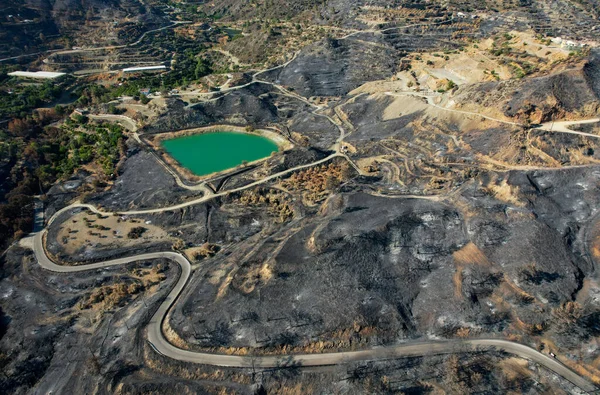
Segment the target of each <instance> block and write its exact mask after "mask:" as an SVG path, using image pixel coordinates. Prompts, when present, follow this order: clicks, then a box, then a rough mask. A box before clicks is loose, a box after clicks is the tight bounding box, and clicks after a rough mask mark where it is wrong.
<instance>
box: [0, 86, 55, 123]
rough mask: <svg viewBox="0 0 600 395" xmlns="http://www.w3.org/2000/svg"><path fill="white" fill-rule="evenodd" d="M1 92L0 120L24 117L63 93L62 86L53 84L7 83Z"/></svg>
mask: <svg viewBox="0 0 600 395" xmlns="http://www.w3.org/2000/svg"><path fill="white" fill-rule="evenodd" d="M2 88H3V89H2V90H0V118H2V119H3V118H12V117H24V116H26V115H27V114H29V113H30V112H31V110H32V109H34V108H37V107H42V106H44V105H48V104H50V103H52V102H53V101H54V100H56V99H57V98H58V97H60V96H61V95H62V93H63V88H62V85H59V84H55V83H53V82H50V81H48V82H45V83H43V84H35V85H22V84H18V83H17V82H16V81H11V80H8V81H5V83H4V84H3V85H2Z"/></svg>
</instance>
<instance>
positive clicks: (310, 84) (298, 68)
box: [261, 39, 396, 97]
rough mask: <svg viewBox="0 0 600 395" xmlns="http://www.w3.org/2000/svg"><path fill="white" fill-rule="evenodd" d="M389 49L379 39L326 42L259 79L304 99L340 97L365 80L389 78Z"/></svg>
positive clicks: (391, 61)
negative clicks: (281, 87)
mask: <svg viewBox="0 0 600 395" xmlns="http://www.w3.org/2000/svg"><path fill="white" fill-rule="evenodd" d="M392 54H393V49H392V48H390V47H388V46H387V45H385V43H383V42H382V41H381V40H373V42H368V43H365V42H360V41H355V40H353V39H347V40H337V39H326V40H324V41H322V42H318V43H315V44H313V45H310V46H308V47H306V48H304V49H303V50H302V51H301V52H300V54H299V55H298V56H297V57H296V59H294V60H293V61H292V62H291V63H290V64H289V65H288V66H287V67H285V68H282V69H277V70H273V71H270V72H268V73H264V74H262V75H261V78H265V79H267V80H269V81H271V82H275V83H277V84H280V85H283V86H285V87H289V88H291V89H293V91H294V92H296V93H298V94H300V95H302V96H305V97H310V96H342V95H345V94H347V93H348V92H350V91H351V90H353V89H354V88H356V87H358V86H359V85H362V84H364V83H365V82H367V81H373V80H380V79H385V78H387V77H390V76H391V75H393V73H394V70H395V67H396V60H395V59H394V57H393V56H392Z"/></svg>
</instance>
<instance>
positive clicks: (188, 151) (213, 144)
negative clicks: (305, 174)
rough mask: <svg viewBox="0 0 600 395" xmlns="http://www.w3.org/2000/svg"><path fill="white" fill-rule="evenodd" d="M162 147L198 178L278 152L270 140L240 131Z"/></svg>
mask: <svg viewBox="0 0 600 395" xmlns="http://www.w3.org/2000/svg"><path fill="white" fill-rule="evenodd" d="M162 145H163V147H164V149H165V150H166V151H167V152H168V153H169V155H171V156H172V157H173V158H174V159H175V160H176V161H177V162H179V164H181V166H183V167H185V168H187V169H188V170H190V171H191V172H192V173H194V174H196V175H198V176H204V175H207V174H211V173H216V172H218V171H222V170H227V169H231V168H233V167H236V166H238V165H240V164H242V162H244V161H246V162H252V161H255V160H258V159H262V158H266V157H268V156H269V155H271V153H272V152H277V151H278V146H277V144H275V143H274V142H273V141H272V140H270V139H268V138H266V137H262V136H258V135H254V134H247V133H236V132H211V133H202V134H195V135H192V136H185V137H177V138H174V139H171V140H165V141H163V142H162Z"/></svg>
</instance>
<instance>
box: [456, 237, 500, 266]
mask: <svg viewBox="0 0 600 395" xmlns="http://www.w3.org/2000/svg"><path fill="white" fill-rule="evenodd" d="M452 257H453V258H454V262H455V263H456V264H457V265H481V266H491V265H492V263H491V262H490V261H489V260H488V258H487V257H486V256H485V254H484V253H483V251H481V250H480V249H479V247H477V246H476V245H475V244H474V243H473V242H469V243H468V244H467V245H465V246H464V247H463V248H461V249H460V250H458V251H455V252H454V253H453V254H452Z"/></svg>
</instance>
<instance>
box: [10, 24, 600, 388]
mask: <svg viewBox="0 0 600 395" xmlns="http://www.w3.org/2000/svg"><path fill="white" fill-rule="evenodd" d="M443 23H446V22H443ZM169 27H171V26H169ZM165 28H168V27H165ZM162 29H164V28H161V29H157V30H162ZM391 29H396V28H390V29H389V30H391ZM147 33H150V32H147ZM147 33H145V34H147ZM358 33H361V32H356V33H352V34H350V35H348V36H346V37H344V38H348V37H351V36H353V35H355V34H358ZM145 34H144V35H143V36H142V37H140V39H139V40H138V42H139V41H141V40H142V39H143V37H144V36H145ZM128 45H134V43H132V44H128ZM294 59H295V56H294V57H293V58H292V59H291V60H289V61H288V62H286V63H284V64H283V65H280V66H276V67H274V68H271V69H268V70H273V69H277V68H280V67H285V66H286V65H287V64H289V63H290V62H292V61H293V60H294ZM0 61H1V60H0ZM268 70H264V71H259V72H257V73H255V74H254V75H253V81H252V82H250V83H249V84H245V85H242V86H238V87H232V88H228V90H234V89H240V88H241V87H243V86H248V85H250V84H252V83H266V84H270V85H273V86H275V87H276V88H278V89H279V90H280V91H281V92H282V93H283V94H284V95H287V96H291V97H294V98H296V99H299V100H301V101H303V102H305V103H306V104H308V105H310V106H312V107H313V108H315V111H314V113H315V115H320V116H324V117H326V118H328V119H329V120H330V122H332V123H333V124H335V125H336V126H338V128H339V130H340V138H339V139H338V141H337V143H336V145H335V146H336V152H335V153H334V154H332V155H330V156H328V157H326V158H323V159H321V160H319V161H316V162H313V163H309V164H306V165H301V166H296V167H293V168H291V169H288V170H285V171H282V172H280V173H276V174H273V175H271V176H269V177H266V178H263V179H261V180H258V181H255V182H253V183H250V184H248V185H245V186H242V187H239V188H235V189H232V190H228V191H224V192H220V193H212V194H209V195H206V196H203V197H201V198H199V199H196V200H192V201H188V202H184V203H181V204H177V205H173V206H170V207H163V208H156V209H148V210H133V211H123V212H120V213H119V214H128V215H136V214H150V213H158V212H165V211H172V210H177V209H181V208H185V207H188V206H192V205H196V204H200V203H204V202H206V201H208V200H210V199H213V198H216V197H219V196H224V195H226V194H229V193H233V192H238V191H241V190H245V189H248V188H252V187H254V186H257V185H260V184H263V183H265V182H268V181H270V180H273V179H275V178H278V177H281V176H284V175H286V174H288V173H291V172H294V171H297V170H300V169H303V168H308V167H312V166H315V165H318V164H321V163H324V162H327V161H329V160H331V159H333V158H335V157H344V158H346V159H347V160H349V158H348V157H347V156H346V155H344V154H342V153H340V152H339V146H340V145H341V142H342V141H343V139H344V136H345V130H344V129H343V127H342V126H341V125H339V124H337V123H336V122H334V120H333V119H332V118H331V117H329V116H327V115H324V114H316V112H317V111H318V110H320V109H321V108H320V107H319V106H317V105H315V104H313V103H310V102H309V101H308V100H306V99H305V98H303V97H300V96H298V95H296V94H293V93H291V92H289V91H288V90H286V89H285V88H283V87H281V86H279V85H276V84H273V83H270V82H265V81H259V80H257V79H256V77H257V76H258V75H259V74H261V73H264V72H265V71H268ZM211 94H212V92H211ZM388 94H390V95H394V94H391V93H389V92H388ZM427 101H428V103H429V104H431V105H433V106H436V107H439V108H441V109H443V110H447V111H452V112H458V113H464V114H467V115H476V116H480V117H481V116H483V115H480V114H476V113H468V112H464V111H459V110H451V109H447V108H444V107H440V106H438V105H436V104H435V103H433V99H432V98H429V97H427ZM483 117H485V118H489V117H486V116H483ZM113 119H116V118H113ZM490 119H493V118H490ZM121 120H124V119H121ZM493 120H495V121H500V122H504V123H509V124H513V125H518V124H516V123H513V122H508V121H502V120H498V119H493ZM124 121H125V120H124ZM580 122H581V123H584V122H583V121H580ZM587 122H592V120H589V121H587ZM587 122H586V123H587ZM574 123H577V122H568V123H567V124H574ZM555 125H556V123H555ZM136 127H137V126H136V125H134V128H136ZM554 131H558V130H554ZM570 132H574V131H569V133H570ZM574 133H576V134H581V133H579V132H574ZM594 137H598V136H594ZM138 139H139V136H138ZM350 163H351V164H352V165H354V163H352V161H350ZM354 166H355V165H354ZM355 168H356V166H355ZM357 169H358V168H357ZM359 171H360V170H359ZM172 174H173V173H172ZM177 178H178V177H176V179H177ZM398 197H400V196H398ZM403 198H413V197H411V196H403ZM414 198H417V196H415V197H414ZM418 198H430V199H439V196H436V197H422V196H419V197H418ZM76 208H87V209H89V210H92V211H93V212H96V213H103V214H110V213H104V212H102V211H100V210H98V209H97V208H96V207H94V206H92V205H89V204H79V203H75V204H72V205H70V206H68V207H65V208H63V209H62V210H59V211H57V212H56V213H55V214H54V215H53V216H52V218H50V219H49V221H48V224H51V223H52V222H53V221H54V220H55V219H56V218H57V217H58V216H59V215H61V214H62V213H64V212H66V211H69V210H72V209H76ZM46 232H47V231H46V230H45V229H44V230H42V231H40V232H38V233H36V234H34V235H33V236H32V243H30V245H31V246H32V248H33V251H34V254H35V256H36V259H37V261H38V263H39V265H40V266H41V267H42V268H44V269H46V270H50V271H53V272H60V273H75V272H82V271H87V270H93V269H99V268H106V267H112V266H119V265H125V264H128V263H131V262H135V261H142V260H151V259H168V260H171V261H172V262H174V263H176V264H177V265H178V266H179V267H180V269H181V270H180V274H179V277H178V278H177V282H176V284H175V285H174V287H173V288H172V289H171V291H170V292H169V294H168V295H167V297H166V298H165V300H164V301H163V302H162V303H161V304H160V306H159V308H158V309H157V311H156V312H155V313H154V315H153V316H152V318H151V319H150V322H149V324H148V334H147V337H148V342H149V343H150V344H151V346H152V347H153V348H154V349H155V350H156V351H157V352H158V353H160V354H162V355H165V356H167V357H169V358H172V359H176V360H179V361H184V362H191V363H201V364H207V365H214V366H224V367H258V368H277V367H290V366H296V367H308V366H328V365H338V364H343V363H348V362H356V361H367V360H384V359H394V358H403V357H410V356H422V355H432V354H450V353H457V352H466V351H474V350H481V349H489V348H495V349H498V350H502V351H505V352H508V353H511V354H515V355H518V356H520V357H522V358H526V359H529V360H531V361H533V362H536V363H538V364H540V365H542V366H544V367H546V368H547V369H549V370H551V371H553V372H555V373H556V374H558V375H559V376H561V377H563V378H564V379H566V380H568V381H570V382H571V383H573V384H574V385H576V386H577V387H579V388H580V389H582V390H583V391H585V392H588V393H591V392H597V391H598V388H596V387H595V386H594V385H593V384H591V383H590V382H589V381H587V380H586V379H585V378H583V377H581V376H579V375H578V374H577V373H575V372H573V371H572V370H570V369H569V368H568V367H566V366H564V365H563V364H561V363H560V362H559V361H557V360H556V359H553V358H551V357H549V356H547V355H545V354H542V353H540V352H538V351H536V350H534V349H532V348H531V347H528V346H526V345H523V344H520V343H516V342H511V341H508V340H502V339H470V340H450V341H426V342H415V343H406V344H400V345H396V346H388V347H378V348H371V349H366V350H361V351H348V352H334V353H323V354H297V355H282V356H237V355H220V354H210V353H203V352H194V351H190V350H183V349H181V348H178V347H176V346H174V345H173V344H171V343H169V341H168V340H167V339H166V338H165V336H164V332H163V325H164V323H165V320H166V318H167V316H168V313H169V310H170V308H171V307H172V306H173V305H174V303H175V302H176V301H177V299H178V297H179V296H180V294H181V292H182V291H183V289H184V288H185V286H186V285H187V283H188V280H189V278H190V274H191V265H190V262H189V261H188V260H187V259H186V258H185V257H184V256H183V255H181V254H179V253H176V252H172V251H165V252H155V253H148V254H141V255H136V256H133V257H127V258H119V259H114V260H109V261H104V262H98V263H90V264H85V265H79V266H62V265H57V264H56V263H54V262H52V261H51V260H50V258H49V257H48V256H47V254H46V251H45V248H44V236H45V234H46ZM24 244H26V243H24Z"/></svg>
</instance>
